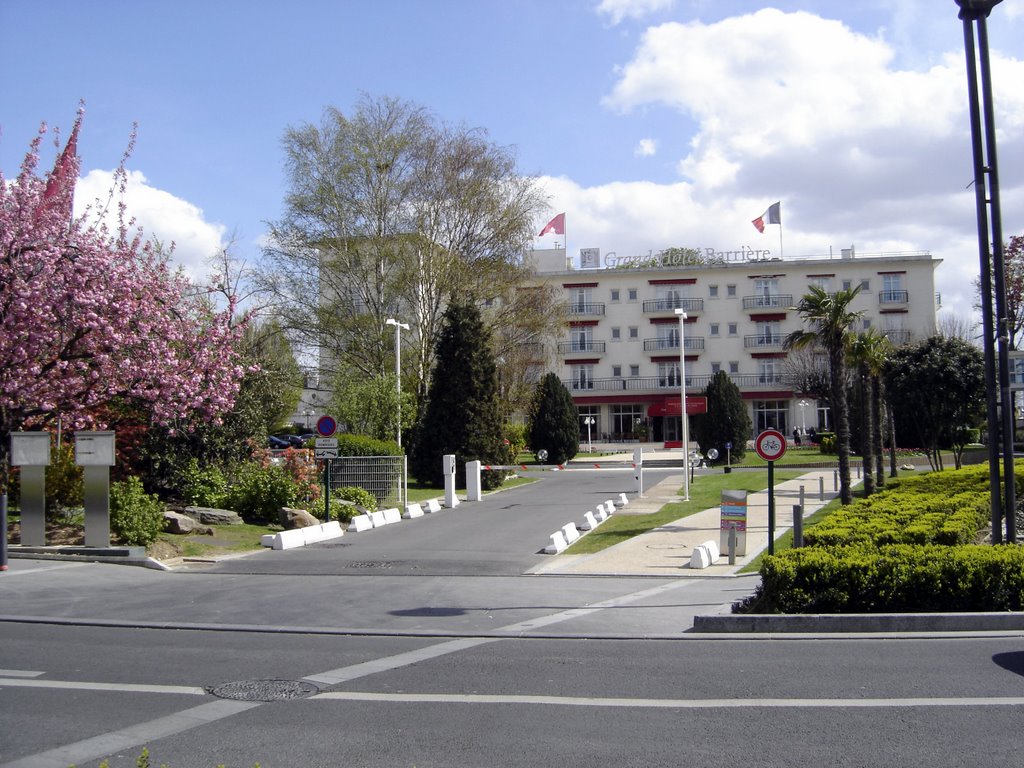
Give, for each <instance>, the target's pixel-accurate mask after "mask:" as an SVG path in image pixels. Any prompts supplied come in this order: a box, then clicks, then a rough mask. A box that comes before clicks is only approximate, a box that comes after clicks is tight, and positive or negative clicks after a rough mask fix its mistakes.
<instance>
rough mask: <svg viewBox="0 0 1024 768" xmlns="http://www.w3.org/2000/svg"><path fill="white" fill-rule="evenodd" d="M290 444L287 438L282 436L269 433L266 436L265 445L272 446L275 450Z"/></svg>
mask: <svg viewBox="0 0 1024 768" xmlns="http://www.w3.org/2000/svg"><path fill="white" fill-rule="evenodd" d="M290 445H291V443H289V442H288V441H287V440H285V439H283V438H280V437H278V436H277V435H271V436H270V437H268V438H267V447H269V448H273V449H275V450H281V449H284V448H287V447H288V446H290Z"/></svg>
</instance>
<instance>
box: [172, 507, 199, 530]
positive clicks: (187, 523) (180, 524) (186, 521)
mask: <svg viewBox="0 0 1024 768" xmlns="http://www.w3.org/2000/svg"><path fill="white" fill-rule="evenodd" d="M197 525H198V523H197V522H196V521H195V520H193V519H192V518H191V517H189V516H188V515H183V514H181V513H180V512H172V511H171V510H169V509H167V510H164V530H165V531H167V532H168V533H178V534H186V533H192V531H194V530H195V529H196V526H197Z"/></svg>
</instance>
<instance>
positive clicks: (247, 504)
mask: <svg viewBox="0 0 1024 768" xmlns="http://www.w3.org/2000/svg"><path fill="white" fill-rule="evenodd" d="M298 496H299V494H298V488H297V487H296V485H295V482H294V481H293V480H292V479H291V477H289V476H288V473H287V472H285V470H283V469H282V468H281V467H277V466H273V465H271V466H269V467H262V466H260V465H259V464H256V463H253V462H248V463H246V464H242V465H241V466H240V467H239V469H238V476H237V477H236V478H235V482H234V483H233V484H232V485H231V486H230V487H229V488H228V492H227V496H226V497H225V504H226V505H227V507H228V509H233V510H234V511H235V512H237V513H238V514H239V515H241V516H242V517H244V518H245V519H246V520H250V521H254V522H264V523H267V522H273V521H276V520H277V512H278V510H279V509H280V508H281V507H291V506H294V505H295V502H296V501H297V500H298Z"/></svg>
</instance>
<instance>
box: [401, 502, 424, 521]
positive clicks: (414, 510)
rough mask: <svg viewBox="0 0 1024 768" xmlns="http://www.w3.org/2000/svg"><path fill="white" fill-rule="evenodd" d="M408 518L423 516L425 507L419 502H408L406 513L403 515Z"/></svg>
mask: <svg viewBox="0 0 1024 768" xmlns="http://www.w3.org/2000/svg"><path fill="white" fill-rule="evenodd" d="M402 517H404V518H405V519H406V520H412V519H414V518H417V517H423V507H421V506H420V505H419V504H406V505H405V514H403V515H402Z"/></svg>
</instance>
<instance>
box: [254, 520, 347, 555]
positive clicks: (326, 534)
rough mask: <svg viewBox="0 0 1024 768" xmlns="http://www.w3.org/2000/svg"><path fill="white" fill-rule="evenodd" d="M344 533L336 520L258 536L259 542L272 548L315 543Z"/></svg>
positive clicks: (291, 547) (287, 547)
mask: <svg viewBox="0 0 1024 768" xmlns="http://www.w3.org/2000/svg"><path fill="white" fill-rule="evenodd" d="M342 535H344V531H342V530H341V526H340V525H339V524H338V521H337V520H332V521H331V522H329V523H321V524H320V525H310V526H307V527H306V528H292V529H291V530H288V531H281V532H280V533H273V534H267V535H265V536H261V537H260V544H262V545H263V546H264V547H270V548H272V549H294V548H296V547H304V546H306V545H307V544H315V543H317V542H319V541H326V540H327V539H336V538H338V537H340V536H342Z"/></svg>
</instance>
